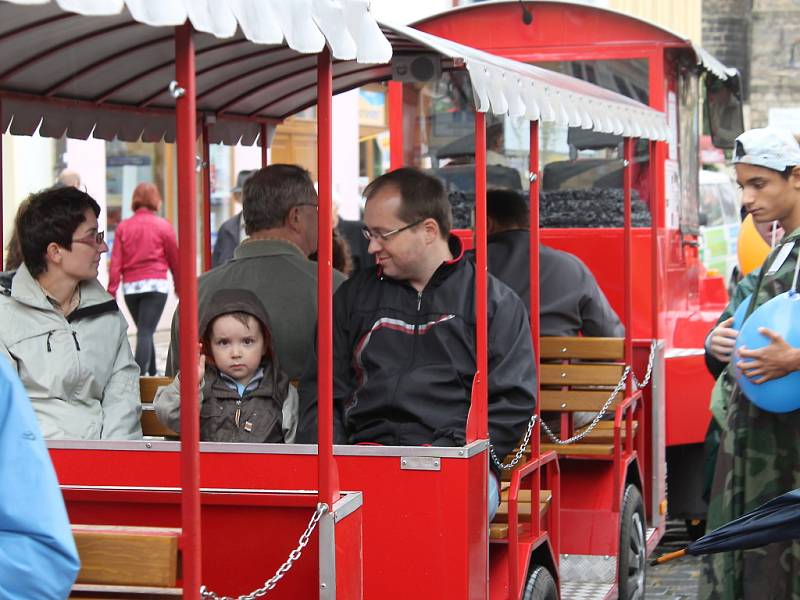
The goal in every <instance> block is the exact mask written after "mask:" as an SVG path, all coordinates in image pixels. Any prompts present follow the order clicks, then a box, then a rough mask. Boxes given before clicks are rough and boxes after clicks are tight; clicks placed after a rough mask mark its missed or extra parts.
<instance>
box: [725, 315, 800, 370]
mask: <svg viewBox="0 0 800 600" xmlns="http://www.w3.org/2000/svg"><path fill="white" fill-rule="evenodd" d="M758 332H759V333H760V334H761V335H763V336H764V337H766V338H769V340H770V343H769V345H768V346H764V347H763V348H759V349H758V350H748V349H747V348H746V347H745V346H741V347H740V348H739V350H738V352H737V357H738V358H739V361H738V362H737V363H736V368H738V369H741V371H742V373H743V374H744V375H745V376H746V377H747V378H748V379H750V380H751V381H752V382H753V383H764V382H765V381H770V380H772V379H778V378H780V377H783V376H784V375H788V374H789V373H791V372H792V371H798V370H800V349H799V348H793V347H792V346H790V345H789V344H787V343H786V340H784V339H783V338H782V337H781V336H780V335H779V334H777V333H775V332H774V331H772V330H771V329H767V328H766V327H759V328H758Z"/></svg>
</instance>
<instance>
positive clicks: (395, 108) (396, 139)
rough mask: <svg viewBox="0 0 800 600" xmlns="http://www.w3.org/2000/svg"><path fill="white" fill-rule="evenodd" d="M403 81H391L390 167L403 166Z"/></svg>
mask: <svg viewBox="0 0 800 600" xmlns="http://www.w3.org/2000/svg"><path fill="white" fill-rule="evenodd" d="M403 148H404V140H403V83H402V82H401V81H390V82H389V167H390V168H391V169H399V168H400V167H402V166H403V163H404V162H405V161H404V157H403Z"/></svg>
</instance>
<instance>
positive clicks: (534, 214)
mask: <svg viewBox="0 0 800 600" xmlns="http://www.w3.org/2000/svg"><path fill="white" fill-rule="evenodd" d="M528 160H529V164H528V170H529V171H530V174H531V187H530V190H529V192H528V199H529V202H530V235H531V242H530V244H531V247H530V265H529V269H530V282H531V298H530V300H531V302H530V307H531V314H530V320H531V336H533V354H534V356H535V357H536V400H537V401H536V426H535V427H534V430H533V436H532V437H531V456H532V457H533V458H538V456H539V442H540V435H541V429H540V428H539V416H540V414H541V410H540V409H539V404H540V403H539V397H540V393H539V298H540V294H539V237H540V236H539V121H531V127H530V156H529V158H528Z"/></svg>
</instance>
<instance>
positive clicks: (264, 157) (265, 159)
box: [261, 123, 269, 169]
mask: <svg viewBox="0 0 800 600" xmlns="http://www.w3.org/2000/svg"><path fill="white" fill-rule="evenodd" d="M268 133H269V132H268V125H267V124H266V123H262V124H261V168H262V169H263V168H264V167H266V166H267V165H268V164H269V155H268V154H267V152H268V151H269V143H268V139H267V134H268Z"/></svg>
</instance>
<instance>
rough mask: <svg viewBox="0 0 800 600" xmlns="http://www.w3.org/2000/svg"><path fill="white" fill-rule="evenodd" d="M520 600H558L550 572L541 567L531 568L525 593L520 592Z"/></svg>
mask: <svg viewBox="0 0 800 600" xmlns="http://www.w3.org/2000/svg"><path fill="white" fill-rule="evenodd" d="M522 600H558V591H557V590H556V582H555V580H554V579H553V576H552V575H550V571H548V570H547V569H546V568H545V567H543V566H541V565H533V566H532V567H531V574H530V576H529V577H528V581H527V582H526V583H525V591H523V592H522Z"/></svg>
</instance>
